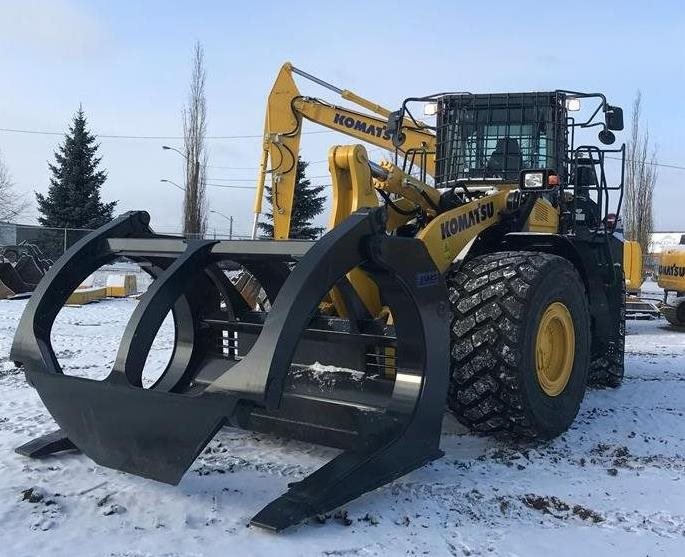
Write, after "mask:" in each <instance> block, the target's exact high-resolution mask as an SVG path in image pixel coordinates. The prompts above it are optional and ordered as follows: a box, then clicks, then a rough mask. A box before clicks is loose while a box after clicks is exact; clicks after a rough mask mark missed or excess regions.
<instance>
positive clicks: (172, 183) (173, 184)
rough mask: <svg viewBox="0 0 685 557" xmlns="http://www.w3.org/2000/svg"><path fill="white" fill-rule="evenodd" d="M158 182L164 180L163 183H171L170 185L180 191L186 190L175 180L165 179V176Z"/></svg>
mask: <svg viewBox="0 0 685 557" xmlns="http://www.w3.org/2000/svg"><path fill="white" fill-rule="evenodd" d="M160 182H164V183H165V184H171V185H172V186H176V187H177V188H178V189H179V190H181V191H186V190H185V188H182V187H181V186H179V185H178V184H177V183H176V182H174V181H172V180H167V179H166V178H162V179H161V180H160Z"/></svg>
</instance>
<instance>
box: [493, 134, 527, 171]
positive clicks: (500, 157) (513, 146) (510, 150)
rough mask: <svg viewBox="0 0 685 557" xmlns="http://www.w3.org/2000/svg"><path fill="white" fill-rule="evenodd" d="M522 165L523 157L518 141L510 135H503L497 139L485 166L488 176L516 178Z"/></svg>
mask: <svg viewBox="0 0 685 557" xmlns="http://www.w3.org/2000/svg"><path fill="white" fill-rule="evenodd" d="M522 166H523V157H522V156H521V147H520V146H519V142H518V141H517V140H516V139H512V138H510V137H503V138H501V139H498V140H497V145H495V150H494V151H493V152H492V155H490V159H489V160H488V163H487V166H486V175H487V176H488V177H494V176H498V177H502V178H518V175H519V172H520V171H521V167H522Z"/></svg>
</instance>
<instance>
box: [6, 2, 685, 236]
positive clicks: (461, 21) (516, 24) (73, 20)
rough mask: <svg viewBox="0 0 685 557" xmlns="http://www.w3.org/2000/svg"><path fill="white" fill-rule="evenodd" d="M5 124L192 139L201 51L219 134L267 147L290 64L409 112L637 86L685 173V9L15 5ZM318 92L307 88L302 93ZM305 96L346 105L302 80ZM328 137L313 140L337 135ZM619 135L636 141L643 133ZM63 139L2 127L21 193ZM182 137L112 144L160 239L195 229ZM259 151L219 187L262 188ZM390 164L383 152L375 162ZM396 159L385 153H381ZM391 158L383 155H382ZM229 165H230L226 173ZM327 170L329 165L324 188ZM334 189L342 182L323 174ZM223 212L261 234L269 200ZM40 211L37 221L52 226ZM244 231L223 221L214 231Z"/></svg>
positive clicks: (666, 175) (679, 210) (316, 147)
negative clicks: (170, 148)
mask: <svg viewBox="0 0 685 557" xmlns="http://www.w3.org/2000/svg"><path fill="white" fill-rule="evenodd" d="M0 13H1V14H2V18H1V19H0V128H14V129H26V130H47V131H58V132H60V131H63V130H65V129H66V127H67V125H68V124H69V122H70V120H71V117H72V115H73V113H74V111H75V110H76V108H77V107H78V105H79V103H82V104H83V107H84V109H85V111H86V113H87V116H88V118H89V122H90V125H91V129H92V130H93V131H94V132H95V133H101V134H118V135H154V136H178V135H180V133H181V123H180V110H181V107H182V106H183V103H184V101H185V98H186V94H187V87H188V85H187V83H188V78H189V73H190V56H191V50H192V45H193V42H194V41H195V40H196V39H200V40H201V41H202V42H203V44H204V47H205V54H206V60H207V71H208V84H207V100H208V108H209V134H210V135H259V134H260V133H261V130H262V124H263V113H264V108H265V102H266V96H267V94H268V92H269V89H270V87H271V85H272V82H273V80H274V78H275V76H276V73H277V71H278V69H279V67H280V65H281V64H282V63H283V62H284V61H286V60H291V61H292V62H293V63H294V64H295V65H296V66H298V67H301V68H302V69H304V70H305V71H308V72H309V73H312V74H315V75H317V76H319V77H321V78H323V79H325V80H326V81H329V82H331V83H334V84H336V85H339V86H341V87H346V88H349V89H352V90H354V91H355V92H357V93H359V94H361V95H363V96H366V97H368V98H371V99H373V100H376V101H377V102H380V103H381V104H383V105H385V106H388V107H391V108H395V107H398V106H399V104H400V103H401V101H402V100H403V98H405V97H407V96H416V95H423V94H428V93H433V92H436V91H442V90H470V91H473V92H490V91H527V90H552V89H557V88H564V89H575V90H584V91H602V92H605V93H606V94H607V96H608V98H609V101H610V102H611V103H614V104H619V105H621V106H623V107H624V109H625V112H626V123H628V121H629V115H630V105H631V102H632V99H633V97H634V94H635V91H636V90H637V89H638V88H640V89H641V90H642V92H643V97H644V114H645V118H646V120H648V123H649V127H650V132H651V136H652V139H653V140H654V142H656V143H657V144H658V147H659V159H660V161H661V162H664V163H671V164H676V165H680V166H685V133H684V132H683V129H684V128H685V103H683V101H682V93H681V92H682V90H683V88H684V87H685V71H684V70H685V68H684V65H683V60H685V41H684V40H683V34H684V33H685V8H683V5H682V3H680V2H676V1H671V0H669V1H664V2H659V3H658V4H654V5H653V6H652V7H647V6H646V5H645V3H644V2H639V3H632V2H626V1H623V2H601V3H600V2H586V1H576V2H570V3H558V4H552V3H548V2H544V3H543V2H526V1H523V2H511V1H502V2H496V1H490V2H488V3H487V4H478V3H474V2H456V1H454V2H449V1H444V2H422V3H420V4H417V3H416V2H407V3H403V2H389V1H387V2H386V1H379V2H361V1H356V0H355V1H348V2H345V3H344V4H341V3H326V2H316V3H314V2H291V1H289V2H271V1H262V2H259V3H256V2H255V3H245V2H241V3H240V4H234V3H228V2H196V3H192V5H191V4H190V3H185V2H169V1H166V2H163V1H156V0H155V1H148V2H105V1H104V0H103V1H91V2H77V1H70V0H52V1H47V2H38V1H33V0H27V1H22V2H16V1H10V0H0ZM300 83H302V82H300ZM302 91H303V92H306V93H311V94H315V95H318V96H322V97H324V98H326V99H328V100H329V101H331V102H339V101H338V100H337V99H336V98H335V97H334V96H331V95H329V94H328V93H327V92H326V91H323V90H320V89H318V88H311V87H309V86H306V85H305V84H303V83H302ZM321 129H322V128H319V127H317V126H315V125H313V124H309V125H305V131H310V132H311V131H319V130H321ZM626 135H627V134H626V133H624V134H623V135H622V136H621V135H619V137H618V138H619V141H621V140H623V139H625V138H626ZM60 140H61V137H59V136H50V135H34V134H19V133H8V132H0V152H2V155H3V157H4V159H5V162H6V163H7V165H8V167H9V169H10V172H11V173H12V175H13V176H14V179H15V182H16V184H17V187H18V188H19V189H20V190H21V191H23V192H27V193H29V194H30V195H31V197H32V198H33V195H32V192H33V191H40V192H45V191H46V190H47V187H48V179H49V173H48V167H47V163H48V161H50V160H52V158H53V156H52V153H53V151H54V150H55V148H56V147H57V144H58V143H59V141H60ZM351 142H352V140H351V139H350V138H348V137H345V136H341V135H337V134H333V133H326V134H313V135H305V136H304V138H303V142H302V145H303V148H302V152H301V154H302V156H303V158H304V159H305V160H310V161H321V160H324V159H325V158H326V153H327V150H328V147H329V146H330V145H331V144H335V143H351ZM165 143H167V144H170V145H175V146H180V144H181V143H180V140H152V139H147V140H145V139H137V140H126V139H106V138H102V139H101V154H102V161H103V166H104V168H106V169H107V170H108V172H109V179H108V181H107V183H106V185H105V186H104V188H103V192H102V195H103V198H104V199H105V200H112V199H119V201H120V202H119V205H118V210H119V211H123V210H129V209H145V210H148V211H149V212H150V213H151V214H152V223H153V226H154V227H155V228H157V229H158V230H160V231H170V230H172V229H178V228H179V207H180V203H181V197H182V192H180V191H179V190H177V189H176V188H173V187H172V186H169V185H166V184H161V183H160V182H159V180H160V179H161V178H168V179H170V180H174V181H177V182H179V183H181V182H182V167H183V161H182V159H181V158H180V157H179V156H178V155H176V154H175V153H173V152H167V151H162V149H161V145H162V144H165ZM259 149H260V140H259V139H258V138H249V139H236V140H228V139H225V140H212V141H211V142H210V151H211V164H212V165H213V168H212V169H211V170H212V172H211V173H210V178H212V179H213V180H212V181H214V182H219V183H226V184H231V183H232V184H235V185H246V186H252V185H253V182H252V180H253V179H254V178H255V176H256V167H257V164H258V160H259ZM372 155H373V153H372ZM376 156H378V154H376ZM372 158H373V157H372ZM224 167H228V168H224ZM326 174H327V166H326V164H325V163H316V164H313V165H312V166H311V167H310V175H311V176H324V175H326ZM684 179H685V171H683V170H676V169H668V168H660V169H659V182H658V188H657V193H656V211H655V213H656V227H657V229H662V230H670V229H683V228H684V227H685V223H684V222H683V216H682V215H683V201H685V196H684V195H683V193H682V190H681V188H682V182H683V180H684ZM312 181H313V182H314V183H326V182H328V179H327V178H314V179H313V180H312ZM209 190H210V204H211V208H212V209H214V210H217V211H221V212H223V213H225V214H230V215H233V216H234V217H235V231H236V232H237V233H244V234H247V233H248V232H249V229H250V224H251V220H252V217H251V207H252V193H253V192H252V191H251V190H238V189H224V188H209ZM35 216H36V212H35V207H34V208H33V209H32V211H31V212H30V213H29V214H28V215H27V217H26V218H25V219H24V221H26V222H32V221H33V220H34V219H35ZM212 228H216V229H217V231H218V232H219V233H221V232H225V231H226V228H227V222H226V221H225V220H224V219H223V218H222V217H220V216H218V215H215V214H212V215H210V229H212Z"/></svg>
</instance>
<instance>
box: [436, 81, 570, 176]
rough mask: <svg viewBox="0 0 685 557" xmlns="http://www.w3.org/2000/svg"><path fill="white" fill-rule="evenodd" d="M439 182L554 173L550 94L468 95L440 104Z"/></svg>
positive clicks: (554, 132) (553, 120)
mask: <svg viewBox="0 0 685 557" xmlns="http://www.w3.org/2000/svg"><path fill="white" fill-rule="evenodd" d="M443 104H444V107H443V111H442V112H441V113H440V118H439V122H438V156H437V161H436V162H437V166H438V169H437V170H438V172H437V174H438V181H439V182H441V183H447V182H451V181H454V180H466V181H471V180H502V181H507V182H510V181H518V179H519V174H520V172H521V170H523V169H535V168H551V169H555V170H556V169H557V166H558V165H557V160H556V151H557V148H556V143H557V136H558V133H557V130H558V122H559V115H558V114H555V113H556V111H555V109H554V103H553V102H550V94H544V96H543V94H539V93H537V94H536V93H526V94H519V95H508V96H505V95H472V96H460V97H454V98H451V99H447V100H446V101H444V103H443Z"/></svg>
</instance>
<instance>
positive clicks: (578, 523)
mask: <svg viewBox="0 0 685 557" xmlns="http://www.w3.org/2000/svg"><path fill="white" fill-rule="evenodd" d="M25 303H26V302H25V301H9V300H6V301H0V389H1V390H2V398H1V399H0V520H1V521H2V539H3V546H2V549H0V554H2V555H11V556H30V555H53V556H73V555H89V556H90V555H98V556H99V555H103V556H129V557H142V556H162V555H164V556H195V555H198V556H199V555H205V556H213V555H265V554H267V553H270V554H271V553H273V552H274V551H277V552H278V554H279V555H282V556H289V555H340V556H346V555H364V556H366V555H405V554H408V555H421V554H430V555H438V556H439V555H493V556H498V555H501V556H511V555H520V556H533V555H555V557H561V556H566V555H568V556H576V555H582V554H585V555H614V554H615V555H622V556H631V555H640V556H644V555H684V554H685V427H684V420H683V413H684V412H685V333H681V332H677V331H673V330H672V329H669V328H668V327H667V326H666V325H665V324H664V321H662V320H653V321H631V322H629V323H628V327H627V328H628V334H627V339H626V344H627V377H626V381H625V383H624V385H623V386H622V387H621V388H619V389H617V390H600V391H597V390H595V391H589V392H588V393H587V395H586V398H585V401H584V403H583V405H582V408H581V412H580V415H579V416H578V419H577V420H576V422H575V424H574V426H573V427H572V429H571V430H569V431H568V432H567V433H566V434H564V435H562V436H561V437H559V438H558V439H556V440H554V441H552V442H549V443H545V444H539V445H526V444H516V443H512V442H511V441H508V442H507V441H502V440H499V441H498V440H495V439H487V438H480V437H476V436H473V435H470V434H468V433H467V432H465V431H464V430H463V429H462V428H461V427H460V426H459V425H458V424H456V423H455V422H454V421H453V420H452V419H451V418H446V419H445V427H444V431H443V436H442V443H441V446H442V449H443V450H444V451H445V453H446V454H445V456H444V457H443V458H442V459H440V460H438V461H435V462H433V463H431V464H430V465H428V466H425V467H424V468H422V469H419V470H416V471H414V472H412V473H410V474H408V475H407V476H405V477H403V478H400V479H399V480H397V481H395V482H393V483H392V484H390V485H388V486H385V487H383V488H381V489H378V490H376V491H374V492H372V493H368V494H366V495H364V496H363V497H361V498H359V499H358V500H356V501H353V502H351V503H349V504H347V505H345V506H344V508H343V510H342V511H341V512H338V513H335V512H334V513H331V515H330V516H329V517H328V518H326V517H322V519H321V520H320V521H317V520H312V521H309V522H308V523H305V524H302V525H299V526H297V527H295V528H291V529H290V530H287V531H286V532H283V533H281V534H278V535H274V534H271V533H268V532H265V531H261V530H259V529H256V528H251V527H248V526H247V524H248V521H249V518H250V517H251V516H252V515H254V514H255V513H256V512H257V511H259V510H260V509H261V508H262V507H263V506H264V505H266V503H268V502H269V501H270V500H272V499H273V498H275V497H276V496H278V495H279V494H280V493H282V492H283V491H284V490H285V489H286V486H287V483H288V482H291V481H296V480H298V479H300V478H302V477H303V476H304V475H306V474H308V473H310V472H311V471H313V470H314V469H316V468H317V467H318V466H320V465H321V464H323V463H324V462H326V461H327V460H329V459H330V458H332V457H333V456H334V455H335V454H337V451H335V450H332V449H328V448H323V447H317V446H313V445H307V444H304V443H299V442H294V441H289V440H286V439H281V438H277V437H274V436H269V435H262V434H254V433H250V432H245V431H238V430H230V429H226V430H223V431H221V432H220V433H219V434H218V435H217V437H216V438H215V439H214V441H212V443H211V444H210V446H209V447H208V450H207V451H205V453H204V454H202V455H201V456H200V457H199V458H198V460H197V462H196V463H195V464H194V465H193V467H192V469H191V470H190V471H189V472H188V473H187V474H186V476H185V477H184V479H183V480H182V481H181V483H180V485H178V486H176V487H172V486H167V485H164V484H160V483H156V482H153V481H150V480H145V479H142V478H138V477H135V476H131V475H127V474H124V473H121V472H117V471H114V470H109V469H107V468H103V467H100V466H98V465H96V464H94V463H93V462H92V461H91V460H89V459H88V458H87V457H85V456H83V455H80V454H68V455H62V456H59V457H50V458H48V459H45V460H30V459H26V458H24V457H21V456H19V455H17V454H15V453H14V452H13V448H14V447H16V446H17V445H20V444H21V443H24V442H25V441H27V440H29V439H31V438H32V437H34V436H36V435H39V434H42V433H47V432H49V431H51V430H52V429H53V428H54V423H53V421H52V419H51V418H50V416H49V414H48V413H47V411H46V410H45V409H44V407H43V406H42V404H41V402H40V400H39V398H38V396H37V394H36V393H35V391H34V390H33V389H32V388H31V387H29V386H28V385H27V384H26V382H25V380H24V377H23V374H21V373H20V372H18V371H17V370H15V369H14V366H13V364H12V363H11V362H10V361H9V360H8V357H7V355H8V352H9V347H10V343H11V340H12V336H13V334H14V329H15V327H16V325H17V322H18V320H19V317H20V315H21V312H22V310H23V308H24V306H25ZM134 307H135V301H133V300H130V299H121V300H105V301H102V302H99V303H96V304H91V305H88V306H84V307H77V308H73V307H70V308H65V309H63V310H62V312H61V313H60V316H59V318H58V321H57V323H56V325H55V328H54V331H53V343H54V346H55V350H56V353H57V355H58V358H59V360H60V362H61V364H62V365H63V366H64V368H65V371H66V372H67V373H73V374H77V375H84V376H87V377H92V378H101V377H103V376H104V375H105V374H106V373H107V371H108V370H109V368H110V367H111V365H112V362H113V360H114V358H115V356H116V350H117V347H118V341H119V338H120V337H121V334H122V332H123V328H124V325H125V322H126V320H127V318H128V316H129V315H130V313H131V312H132V311H133V309H134ZM172 343H173V325H172V323H171V322H170V321H169V320H167V321H166V322H165V324H164V326H163V327H162V331H161V332H160V335H159V337H158V339H157V341H156V342H155V345H154V347H153V350H152V352H151V356H150V358H149V362H148V363H149V368H150V370H149V375H148V381H152V379H153V377H154V375H155V373H157V374H158V373H159V371H160V370H161V369H162V368H163V365H164V363H165V362H166V359H167V358H168V355H169V351H170V349H171V346H172ZM322 367H323V366H322ZM320 371H324V370H323V369H322V370H320Z"/></svg>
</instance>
